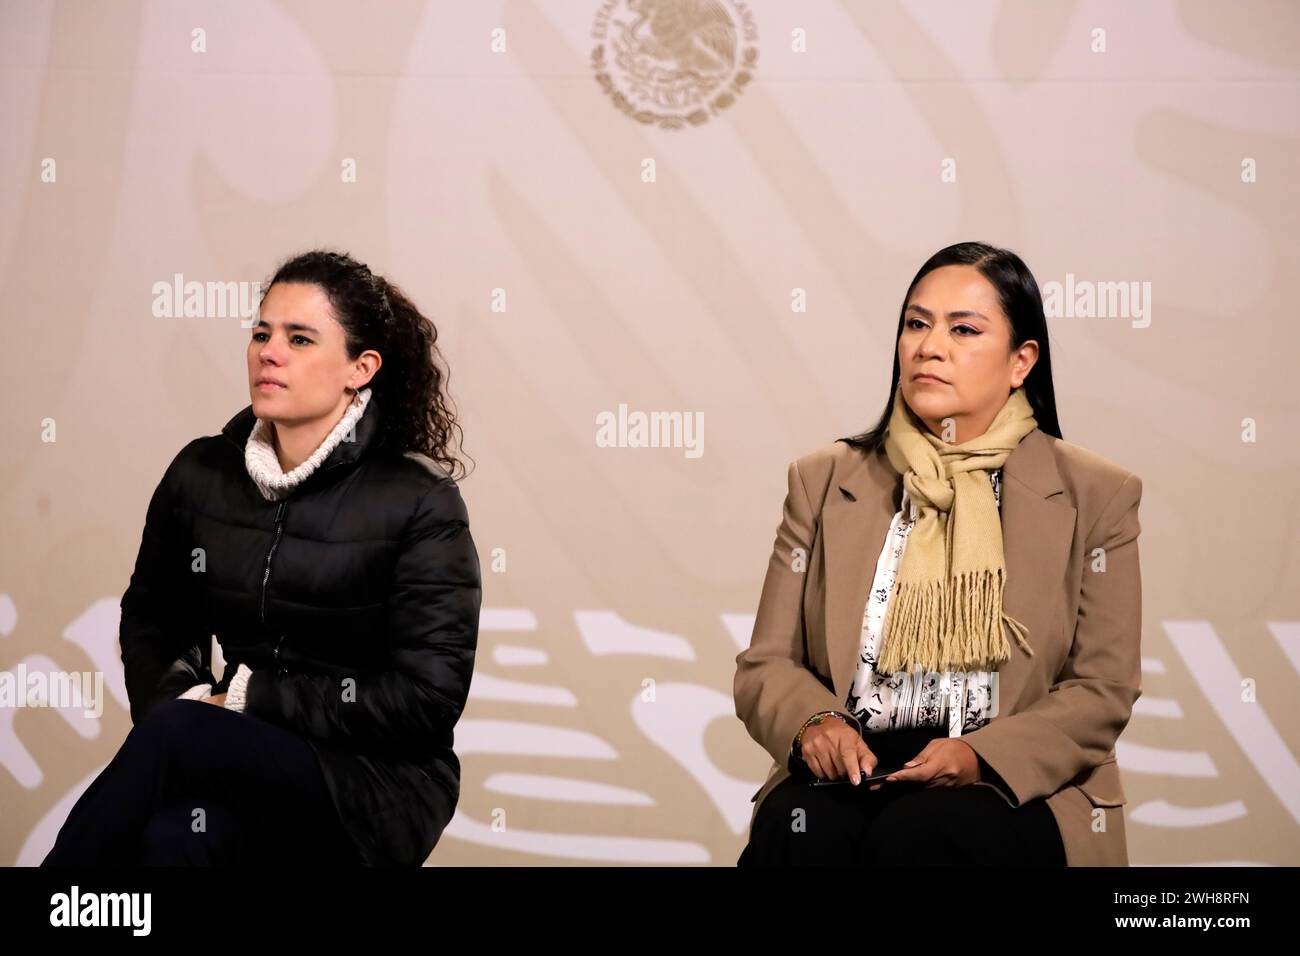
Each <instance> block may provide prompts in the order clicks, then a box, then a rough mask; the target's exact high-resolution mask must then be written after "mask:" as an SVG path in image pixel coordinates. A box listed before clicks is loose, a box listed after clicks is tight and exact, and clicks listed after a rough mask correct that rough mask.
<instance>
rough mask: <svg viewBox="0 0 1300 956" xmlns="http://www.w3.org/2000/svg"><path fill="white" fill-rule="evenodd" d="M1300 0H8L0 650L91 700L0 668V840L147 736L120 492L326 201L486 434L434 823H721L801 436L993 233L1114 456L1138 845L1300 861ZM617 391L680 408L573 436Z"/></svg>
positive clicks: (504, 827)
mask: <svg viewBox="0 0 1300 956" xmlns="http://www.w3.org/2000/svg"><path fill="white" fill-rule="evenodd" d="M632 7H637V8H639V9H636V10H634V9H631V8H632ZM1297 9H1298V8H1297V5H1296V4H1294V3H1288V2H1278V3H1264V2H1252V3H1231V4H1228V3H1223V4H1213V3H1204V2H1182V3H1179V2H1152V3H1133V4H1129V3H1125V4H1119V3H1114V4H1112V3H1085V2H1079V3H1054V4H1053V3H1040V2H1030V0H1020V2H1000V3H992V2H989V3H967V2H963V3H950V4H945V3H934V2H926V3H915V4H905V3H899V2H821V0H819V2H809V0H804V2H800V3H797V4H796V3H791V2H752V3H749V4H741V3H737V2H734V0H717V2H692V3H686V2H681V0H675V2H673V3H667V2H664V3H655V2H653V0H640V2H637V0H632V2H631V3H629V0H617V2H614V0H557V2H552V3H522V2H520V3H510V2H480V0H474V2H469V0H466V2H463V3H415V2H405V3H384V4H365V5H359V4H352V3H308V2H279V3H276V2H251V0H249V2H222V3H217V2H211V3H197V2H191V3H182V2H166V3H164V2H153V3H107V2H105V3H88V2H78V3H58V4H54V3H48V4H47V3H36V2H18V0H4V2H3V3H2V4H0V70H2V71H3V72H2V74H0V75H2V76H3V86H2V97H3V98H2V100H0V121H2V124H3V125H2V128H3V135H2V136H0V173H2V176H3V178H2V180H0V182H2V185H0V203H2V208H0V263H2V267H3V272H2V273H0V282H2V283H3V290H2V294H0V303H2V307H3V310H4V312H3V324H2V325H0V329H2V334H3V356H4V359H5V363H4V367H5V375H4V379H5V381H4V385H5V389H4V391H5V395H6V399H5V401H3V402H2V403H0V422H2V423H3V430H4V431H3V437H4V444H3V448H4V454H3V456H2V458H0V476H2V482H0V494H2V495H3V498H2V501H0V508H2V515H3V524H4V532H3V559H2V561H0V635H2V636H0V670H3V671H5V672H7V673H9V674H11V675H15V678H16V676H17V675H18V674H19V673H21V672H23V671H25V672H27V673H37V674H45V675H53V674H58V673H63V672H76V673H81V672H87V673H92V674H93V673H96V672H98V673H101V674H102V675H103V712H102V716H100V717H97V718H96V717H93V716H91V717H87V716H85V714H84V712H83V708H82V707H79V706H73V705H70V704H68V703H67V701H64V702H63V705H62V706H58V707H38V706H19V705H17V704H16V703H11V704H10V705H9V706H6V707H0V804H2V805H3V807H4V814H3V819H2V820H0V862H12V863H19V864H28V863H34V862H38V861H39V860H40V858H41V857H42V856H43V855H44V853H45V852H46V850H47V849H48V847H49V846H50V844H51V842H52V840H53V836H54V833H55V832H56V830H57V827H58V825H59V824H60V823H61V822H62V820H63V818H64V816H65V815H66V813H67V810H68V808H69V807H70V806H71V803H72V802H73V801H74V800H75V799H76V797H77V796H78V795H79V794H80V793H81V791H82V790H83V789H84V787H85V786H86V785H87V783H88V781H89V780H90V779H91V778H93V776H94V774H95V773H96V772H97V771H98V770H99V769H100V768H101V767H102V766H103V765H104V764H105V763H106V762H107V761H108V760H109V759H110V758H111V756H112V755H113V753H114V752H115V751H116V749H117V747H118V746H119V744H120V743H121V741H122V739H123V737H124V736H125V734H126V733H127V731H128V730H129V727H130V720H129V716H128V713H127V709H126V703H127V702H126V699H125V695H124V691H123V685H122V678H121V667H120V663H119V661H118V657H117V653H118V649H117V643H116V628H117V622H118V607H117V602H118V600H119V599H120V597H121V593H122V591H123V589H124V588H125V587H126V583H127V578H128V576H129V574H130V570H131V566H132V562H133V561H134V558H135V553H136V549H137V547H138V546H139V540H140V532H141V527H142V522H143V518H144V512H145V506H146V504H147V502H148V500H149V496H150V494H151V493H152V491H153V489H154V487H155V485H156V484H157V482H158V480H159V478H160V477H161V475H162V472H163V469H164V468H165V466H166V465H167V463H168V462H169V461H170V460H171V458H172V456H174V455H175V453H176V452H177V451H178V450H179V449H180V448H181V447H182V446H183V445H184V444H185V443H186V442H188V441H189V440H190V439H191V438H193V437H195V436H197V435H203V434H215V433H216V432H217V431H218V430H219V429H220V427H221V425H222V424H223V423H224V422H225V421H226V420H227V419H228V418H229V417H230V416H231V415H233V414H234V413H235V412H236V411H238V410H239V409H240V408H241V407H243V406H244V405H246V404H248V401H249V398H248V391H247V384H246V378H245V371H244V348H245V342H246V339H247V337H248V335H249V333H248V331H247V329H245V328H243V327H242V324H241V322H242V317H241V315H240V313H239V309H238V303H239V296H238V294H235V295H233V296H232V297H231V299H230V304H229V307H228V308H223V305H225V304H226V303H225V302H224V301H223V300H222V299H221V296H220V295H214V297H213V301H208V300H207V292H208V290H212V291H214V292H216V293H221V292H224V291H226V287H225V286H223V285H221V284H223V283H234V284H236V285H232V286H230V287H229V289H230V290H234V291H235V292H236V293H237V292H238V291H239V289H240V287H239V286H238V285H237V284H238V283H245V282H256V281H258V280H260V279H262V278H264V277H265V276H267V275H268V274H269V273H270V271H271V270H272V269H273V268H274V266H275V264H276V263H277V262H278V261H279V260H280V259H282V258H284V257H285V256H287V255H289V254H291V253H294V252H298V251H301V250H303V249H305V248H308V247H310V246H313V245H316V244H328V245H332V246H336V247H340V248H343V249H346V250H350V251H351V252H352V253H353V254H355V255H356V256H357V257H358V258H361V259H363V260H365V261H367V262H369V263H370V264H371V265H372V267H373V268H374V269H375V270H376V271H379V272H382V273H384V274H386V275H387V276H388V277H389V278H390V279H392V280H393V281H395V282H397V283H399V284H400V285H402V286H404V287H405V288H406V289H408V290H409V291H410V293H411V294H412V297H413V298H414V299H415V301H416V303H417V304H418V305H419V306H420V307H421V308H422V309H423V310H424V311H425V312H426V314H428V315H430V316H432V317H433V318H434V319H435V321H436V322H437V324H438V326H439V329H440V331H441V333H442V341H443V342H444V344H445V348H446V353H447V355H448V359H449V361H450V363H451V366H452V369H453V375H452V379H451V384H452V391H453V394H454V396H455V397H456V399H457V400H458V402H459V404H460V407H461V408H462V410H463V412H464V416H465V425H466V436H467V450H468V451H469V452H470V454H472V455H473V456H474V458H475V459H476V461H477V468H476V470H475V471H474V473H473V475H472V476H471V477H470V478H469V479H468V480H467V481H465V482H464V484H463V486H462V487H463V491H464V494H465V496H466V499H467V501H468V504H469V508H470V515H471V523H472V530H473V533H474V536H475V539H476V541H477V543H478V546H479V549H480V553H481V556H482V560H483V568H484V587H485V595H484V613H483V620H482V632H481V638H480V645H479V648H480V650H479V657H478V663H477V667H476V672H475V677H474V682H473V689H472V694H471V699H470V702H469V706H468V709H467V711H466V714H465V717H464V719H463V720H462V722H461V723H460V725H459V727H458V729H457V734H456V739H457V750H458V752H459V753H460V755H461V759H462V761H463V766H464V780H463V792H462V796H461V801H460V806H459V808H458V812H457V815H456V817H455V819H454V820H453V821H452V823H451V825H450V827H449V829H448V830H447V831H446V833H445V835H444V837H443V839H442V841H441V843H440V844H439V846H438V847H437V849H436V850H435V851H434V854H433V856H432V857H431V862H432V863H434V864H502V863H508V864H558V863H592V862H601V863H604V862H622V863H634V864H645V863H657V862H666V863H689V864H696V863H698V864H713V865H731V864H732V863H734V861H735V858H736V856H737V855H738V854H739V852H740V850H741V847H742V845H743V834H744V830H745V827H746V823H747V820H748V815H749V811H750V804H749V798H750V796H751V795H752V794H753V792H754V790H755V789H756V788H757V787H758V784H759V783H760V782H761V779H762V777H763V774H764V771H765V769H766V767H767V758H766V756H765V754H764V753H763V752H762V751H761V750H760V748H759V747H758V746H757V745H756V744H754V743H753V742H752V741H750V739H749V738H748V736H747V735H746V734H745V731H744V729H743V728H742V726H741V724H740V722H739V721H738V720H737V719H736V718H735V716H734V711H733V702H732V698H731V680H732V674H733V663H734V657H735V655H736V653H737V651H738V650H739V649H740V648H741V647H742V646H744V645H745V643H747V641H748V637H749V631H750V627H751V624H752V617H753V613H754V609H755V606H756V603H757V599H758V593H759V588H760V585H761V581H762V575H763V571H764V569H765V567H766V564H767V560H768V555H769V553H770V548H771V546H772V539H773V533H774V531H775V529H776V526H777V523H778V520H779V518H780V513H781V503H782V499H783V496H784V493H785V466H786V463H787V462H788V461H790V460H791V459H792V458H794V457H796V456H798V455H801V454H804V453H806V452H808V451H810V450H812V449H814V448H816V447H818V446H820V445H822V444H824V443H827V442H829V441H831V440H833V439H834V438H836V437H838V436H840V435H845V434H848V433H850V432H853V431H857V430H860V429H861V428H863V427H865V426H866V425H868V424H870V423H871V422H873V421H874V420H875V417H876V416H877V415H878V414H879V412H880V410H881V408H882V407H883V403H884V401H885V397H886V393H887V392H888V385H889V375H890V368H889V362H890V358H891V355H892V336H893V334H894V329H895V326H896V322H897V316H898V309H899V307H900V304H901V299H902V296H903V294H904V292H905V290H906V287H907V283H908V281H909V280H910V278H911V276H912V275H913V273H914V272H915V270H916V269H917V268H918V267H919V266H920V264H921V263H922V262H923V261H924V260H925V259H926V258H927V257H928V256H929V255H930V254H931V253H933V252H934V251H936V250H937V249H939V248H941V247H943V246H945V245H948V244H949V243H952V242H956V241H960V240H965V239H981V240H986V241H990V242H993V243H996V244H999V245H1006V246H1009V247H1011V248H1013V249H1015V250H1017V251H1018V252H1019V253H1020V254H1021V255H1022V256H1023V257H1024V258H1025V260H1026V261H1027V262H1028V264H1029V266H1030V268H1031V269H1033V270H1034V272H1035V275H1036V276H1037V277H1038V280H1039V282H1040V284H1041V285H1042V286H1043V288H1044V290H1045V291H1051V290H1052V289H1060V290H1063V291H1065V292H1068V293H1071V294H1070V296H1069V299H1070V301H1071V303H1072V304H1073V303H1078V304H1080V305H1081V306H1082V307H1081V308H1073V307H1071V308H1067V307H1066V306H1064V305H1060V306H1059V307H1057V308H1055V309H1054V314H1053V315H1052V316H1051V318H1050V320H1049V321H1050V327H1051V335H1052V348H1053V352H1054V358H1055V365H1056V387H1057V396H1058V403H1059V409H1060V418H1061V423H1062V428H1063V430H1064V433H1065V437H1066V438H1067V439H1069V440H1071V441H1073V442H1076V443H1078V444H1081V445H1085V446H1087V447H1089V448H1092V449H1094V450H1096V451H1098V452H1100V453H1101V454H1103V455H1106V456H1107V457H1110V458H1112V459H1114V460H1115V461H1117V462H1119V463H1121V464H1122V465H1124V466H1125V467H1127V468H1129V469H1131V470H1133V471H1135V472H1137V474H1139V475H1140V476H1141V477H1142V479H1143V481H1144V484H1145V495H1144V499H1143V504H1142V524H1143V536H1142V538H1141V549H1142V564H1143V578H1144V584H1145V607H1144V610H1145V621H1144V634H1143V684H1144V695H1143V697H1142V699H1141V700H1140V701H1139V702H1138V705H1137V710H1136V712H1135V714H1134V717H1133V721H1132V723H1131V724H1130V725H1129V728H1128V730H1127V731H1126V733H1125V734H1124V736H1123V738H1122V740H1121V741H1120V743H1119V745H1118V755H1119V762H1120V765H1121V767H1122V768H1123V771H1124V784H1125V788H1126V790H1127V794H1128V797H1129V803H1128V821H1129V846H1130V853H1131V858H1132V861H1133V863H1135V864H1166V863H1183V864H1208V863H1264V864H1296V863H1300V826H1298V825H1297V824H1298V822H1300V765H1298V764H1297V758H1296V748H1297V744H1300V726H1298V723H1300V722H1298V720H1297V718H1298V717H1300V703H1298V702H1297V694H1296V691H1295V688H1296V680H1297V675H1298V672H1300V597H1298V594H1297V592H1298V590H1300V589H1298V588H1297V581H1298V579H1300V575H1298V574H1297V572H1298V570H1300V547H1298V545H1300V533H1298V532H1297V528H1298V524H1297V522H1298V520H1300V509H1298V508H1297V491H1298V489H1300V480H1298V479H1300V451H1298V450H1297V439H1298V438H1300V428H1297V415H1298V414H1300V402H1297V398H1296V390H1295V374H1296V366H1297V355H1298V351H1297V346H1296V342H1297V338H1296V322H1295V320H1294V315H1295V311H1296V307H1295V302H1294V294H1295V289H1294V279H1295V276H1296V274H1297V270H1296V266H1297V259H1298V255H1297V244H1296V242H1295V239H1294V235H1295V228H1296V222H1297V219H1298V217H1300V188H1298V186H1297V183H1298V182H1300V161H1298V158H1297V157H1298V156H1300V151H1298V150H1297V146H1298V145H1300V143H1298V140H1297V134H1298V133H1300V123H1298V122H1297V120H1298V119H1300V117H1298V115H1297V104H1298V102H1300V98H1298V96H1297V92H1298V91H1297V68H1298V67H1300V42H1297V40H1298V39H1300V36H1298V34H1300V30H1298V29H1297V27H1298V26H1300V13H1298V12H1297ZM598 47H599V48H600V51H599V52H597V48H598ZM600 74H605V77H606V78H605V79H604V80H603V81H602V79H601V78H600ZM176 282H179V283H181V284H182V286H183V285H184V283H200V284H202V285H200V286H198V288H199V289H200V290H201V291H202V294H201V295H199V296H198V297H197V298H196V299H195V300H194V301H193V302H191V305H192V306H195V308H192V309H191V310H189V311H190V312H194V313H197V314H187V310H186V308H185V302H184V299H183V298H182V301H181V302H179V303H170V304H169V303H168V302H167V301H166V298H167V297H166V296H164V295H162V294H160V293H158V292H156V291H155V284H162V285H163V286H170V285H172V284H173V283H176ZM209 283H211V284H213V285H211V286H209V285H208V284H209ZM1052 284H1055V285H1054V286H1053V285H1052ZM249 288H251V287H248V286H245V287H243V290H244V294H245V296H247V290H248V289H249ZM1089 290H1094V291H1098V292H1099V293H1101V297H1100V300H1099V302H1098V303H1097V308H1095V309H1094V310H1092V311H1089V310H1088V309H1087V308H1086V296H1087V294H1088V291H1089ZM1120 292H1131V293H1132V294H1133V295H1132V297H1131V298H1129V299H1128V300H1127V301H1126V300H1123V299H1121V298H1117V297H1116V296H1117V295H1118V293H1120ZM1080 312H1084V313H1087V314H1079V313H1080ZM620 405H626V406H627V409H628V411H629V412H636V411H676V412H680V413H682V414H683V415H684V416H690V417H691V420H692V421H694V420H697V416H702V418H703V422H704V430H703V443H702V445H698V446H696V447H695V449H694V450H692V449H691V448H687V447H669V448H631V447H601V445H600V444H599V443H598V441H597V427H596V422H597V417H598V416H599V415H600V414H601V413H602V412H612V413H614V414H617V413H618V410H619V407H620ZM696 452H702V454H697V453H696ZM863 547H878V543H872V542H864V543H863ZM20 668H21V669H22V670H21V671H20ZM49 702H50V703H57V701H56V700H55V699H53V698H50V700H49Z"/></svg>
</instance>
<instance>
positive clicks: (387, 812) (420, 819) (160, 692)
mask: <svg viewBox="0 0 1300 956" xmlns="http://www.w3.org/2000/svg"><path fill="white" fill-rule="evenodd" d="M382 411H383V409H382V408H380V407H379V405H378V397H377V396H374V395H372V396H371V399H370V404H369V406H368V407H367V409H366V412H365V414H364V415H363V416H362V417H361V419H360V421H359V422H358V423H357V425H356V428H355V439H356V440H355V441H343V442H340V443H339V444H338V446H337V447H335V448H334V450H333V451H332V452H331V453H330V454H329V456H328V457H327V458H326V459H325V460H324V461H323V462H322V463H321V465H320V466H319V467H318V468H317V469H316V471H314V472H313V473H312V474H311V475H310V476H309V477H308V478H307V479H306V480H304V481H303V482H302V483H301V484H299V485H298V486H297V487H296V488H294V489H293V490H292V492H291V493H290V494H289V496H288V497H287V498H286V499H284V500H283V501H279V502H271V501H267V500H266V499H265V498H264V497H262V495H261V493H260V492H259V491H258V490H257V487H256V486H255V485H254V483H253V480H252V478H250V477H249V475H248V472H247V470H246V469H245V466H244V445H245V443H246V441H247V439H248V435H249V432H250V431H251V430H252V427H253V425H254V422H255V419H254V417H253V411H252V406H249V407H247V408H245V409H244V410H243V411H242V412H240V413H239V414H238V415H236V416H235V417H234V418H232V419H231V420H230V422H229V423H228V424H227V425H226V426H225V428H224V429H223V430H222V434H221V435H214V436H209V437H205V438H198V439H195V440H194V441H192V442H190V443H189V444H188V445H186V446H185V447H184V448H183V449H181V451H180V453H179V454H178V455H177V456H176V458H175V460H174V461H173V462H172V463H171V465H170V466H169V467H168V469H167V472H166V474H165V475H164V476H163V479H162V481H161V482H160V483H159V485H158V488H157V490H156V491H155V492H154V495H153V498H152V500H151V501H150V502H149V511H148V516H147V518H146V521H145V529H144V535H143V540H142V543H141V545H140V553H139V556H138V558H137V559H136V565H135V570H134V572H133V573H132V575H131V582H130V586H129V587H128V589H127V591H126V593H125V595H123V597H122V623H121V631H120V639H121V645H122V661H123V666H124V668H125V672H126V686H127V693H128V696H129V698H130V703H131V719H132V721H133V722H136V723H138V722H139V721H140V720H141V719H142V718H144V717H145V716H146V715H147V714H148V713H149V711H150V710H151V709H152V708H153V707H155V706H156V705H157V704H159V703H161V702H163V701H166V700H169V699H171V698H174V697H176V696H177V695H178V694H180V693H181V692H182V691H184V690H186V689H187V688H189V687H192V686H193V685H194V684H198V683H204V682H212V683H213V684H215V687H214V691H213V692H214V693H220V692H222V691H224V690H225V689H226V686H227V683H228V681H229V678H230V677H231V676H233V675H234V673H235V670H236V668H237V667H238V665H239V664H240V663H241V662H242V663H244V664H247V665H248V667H249V668H250V669H251V670H252V676H251V677H250V678H249V680H248V687H247V699H246V704H245V710H244V713H245V714H246V715H247V716H249V717H253V718H257V719H260V720H265V721H268V722H270V723H273V724H277V725H279V726H282V727H286V728H288V729H290V730H293V731H295V732H297V733H298V734H300V735H301V736H303V737H304V738H305V739H306V740H307V741H308V742H309V743H310V744H311V746H312V748H313V749H314V750H315V752H316V754H317V756H318V758H319V760H320V764H321V768H322V770H323V772H324V775H325V779H326V783H327V784H328V788H329V791H330V793H331V796H332V797H333V799H334V802H335V805H336V806H337V808H338V810H339V814H340V816H341V817H342V820H343V822H344V825H345V826H346V828H347V830H348V832H349V833H350V834H351V835H352V838H353V840H354V842H355V843H356V845H357V849H358V851H359V852H360V854H361V857H362V859H363V860H364V861H365V862H366V863H367V864H369V865H419V864H421V863H423V862H424V860H425V858H426V857H427V856H428V854H429V852H430V850H432V848H433V846H434V844H435V843H436V842H437V840H438V837H439V836H440V835H441V833H442V831H443V828H444V827H445V826H446V825H447V823H448V821H449V820H450V819H451V816H452V813H453V811H454V810H455V807H456V802H457V800H458V798H459V794H460V762H459V761H458V760H457V758H456V755H455V753H453V752H452V727H453V726H454V725H455V723H456V721H457V719H458V718H459V717H460V714H461V711H462V710H463V709H464V706H465V701H466V698H467V697H468V695H469V685H470V677H471V674H472V671H473V667H474V651H475V648H476V645H477V641H478V617H479V605H480V601H481V596H482V592H481V589H480V585H481V582H480V576H479V561H478V555H477V553H476V551H475V549H474V542H473V540H472V539H471V537H470V533H469V524H468V516H467V513H466V510H465V504H464V501H463V500H462V499H461V495H460V491H459V489H458V488H457V486H456V483H455V482H454V481H453V480H452V479H451V478H450V477H448V476H447V474H446V472H445V471H443V470H442V469H441V468H440V467H439V466H438V465H436V464H435V463H434V462H433V461H432V460H431V459H429V458H428V457H426V456H423V455H414V454H410V455H403V454H401V453H398V452H394V451H390V450H388V449H386V448H384V447H383V446H382V444H381V443H380V442H379V441H378V438H379V434H378V431H379V430H378V425H379V423H380V414H382ZM196 549H202V550H201V551H199V550H196ZM214 634H215V635H216V637H217V639H218V641H219V642H220V644H221V650H222V654H223V656H224V657H225V661H226V670H225V673H224V675H223V677H224V682H223V683H217V682H216V681H215V679H214V677H213V675H212V672H211V669H210V667H211V664H210V660H209V658H210V648H211V635H214ZM349 678H350V679H351V682H349ZM205 706H206V705H205Z"/></svg>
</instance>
